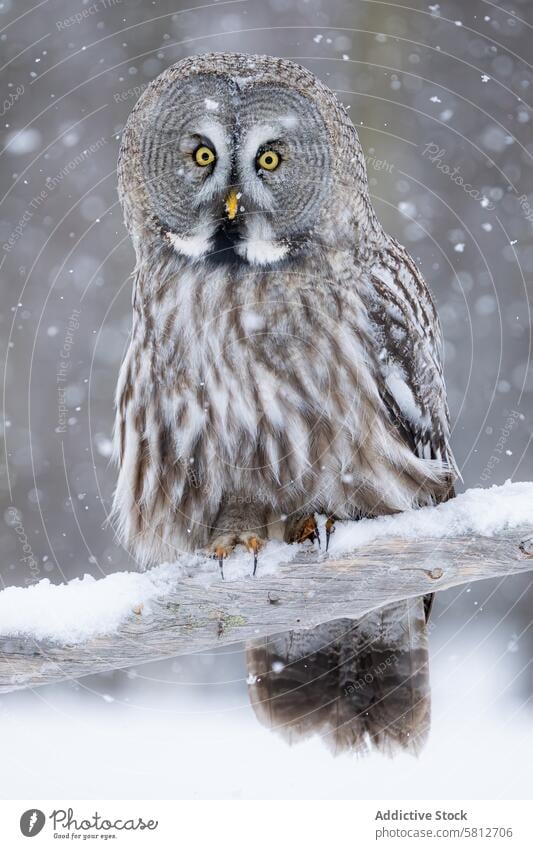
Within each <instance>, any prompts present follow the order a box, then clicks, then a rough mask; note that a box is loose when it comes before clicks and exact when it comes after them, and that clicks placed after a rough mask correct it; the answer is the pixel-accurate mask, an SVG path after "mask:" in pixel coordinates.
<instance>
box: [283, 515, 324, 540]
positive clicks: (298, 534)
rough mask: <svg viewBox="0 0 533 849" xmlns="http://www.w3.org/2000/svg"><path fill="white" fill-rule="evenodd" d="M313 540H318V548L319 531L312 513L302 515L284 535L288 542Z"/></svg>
mask: <svg viewBox="0 0 533 849" xmlns="http://www.w3.org/2000/svg"><path fill="white" fill-rule="evenodd" d="M315 540H316V541H317V542H318V546H319V548H320V532H319V530H318V525H317V522H316V519H315V517H314V516H313V515H312V514H311V515H310V516H302V518H301V519H299V520H298V521H297V522H296V524H295V525H294V526H293V527H292V528H291V529H290V531H289V534H288V537H286V541H287V542H288V543H293V542H298V543H302V542H314V541H315Z"/></svg>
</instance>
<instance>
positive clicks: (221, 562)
mask: <svg viewBox="0 0 533 849" xmlns="http://www.w3.org/2000/svg"><path fill="white" fill-rule="evenodd" d="M213 560H218V568H219V569H220V577H221V578H222V580H224V556H223V555H222V554H213Z"/></svg>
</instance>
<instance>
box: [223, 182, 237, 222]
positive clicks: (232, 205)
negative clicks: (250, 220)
mask: <svg viewBox="0 0 533 849" xmlns="http://www.w3.org/2000/svg"><path fill="white" fill-rule="evenodd" d="M224 206H225V209H226V215H227V216H228V220H229V221H233V219H234V218H235V216H236V215H237V210H238V208H239V198H238V197H237V192H236V191H235V189H232V190H231V191H230V192H229V194H228V196H227V198H226V200H225V203H224Z"/></svg>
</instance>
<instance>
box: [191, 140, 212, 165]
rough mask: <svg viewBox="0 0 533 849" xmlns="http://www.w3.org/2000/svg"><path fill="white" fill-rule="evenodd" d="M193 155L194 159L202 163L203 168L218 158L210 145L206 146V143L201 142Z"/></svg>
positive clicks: (199, 163)
mask: <svg viewBox="0 0 533 849" xmlns="http://www.w3.org/2000/svg"><path fill="white" fill-rule="evenodd" d="M193 156H194V161H195V162H196V164H197V165H200V167H201V168H205V166H206V165H212V163H213V162H214V161H215V159H216V156H215V153H214V151H213V150H211V148H210V147H206V146H205V144H201V145H200V147H197V148H196V150H195V151H194V153H193Z"/></svg>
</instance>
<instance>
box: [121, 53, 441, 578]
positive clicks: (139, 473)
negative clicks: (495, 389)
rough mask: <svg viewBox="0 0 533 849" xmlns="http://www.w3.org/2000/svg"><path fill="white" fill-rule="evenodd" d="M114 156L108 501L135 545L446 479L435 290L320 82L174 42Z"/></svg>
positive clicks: (227, 531) (152, 550) (286, 518)
mask: <svg viewBox="0 0 533 849" xmlns="http://www.w3.org/2000/svg"><path fill="white" fill-rule="evenodd" d="M118 172H119V191H120V198H121V201H122V204H123V208H124V215H125V222H126V225H127V228H128V230H129V232H130V234H131V237H132V240H133V243H134V247H135V252H136V259H137V263H136V268H135V273H134V277H135V282H134V295H133V310H134V322H133V330H132V336H131V342H130V344H129V348H128V351H127V354H126V357H125V360H124V363H123V366H122V369H121V372H120V378H119V382H118V389H117V419H116V451H117V456H118V460H119V465H120V473H119V478H118V484H117V489H116V495H115V503H114V510H115V513H116V515H117V517H118V526H119V528H120V532H121V534H122V538H123V539H124V541H125V543H126V545H127V546H128V547H129V548H130V549H131V550H132V551H133V553H134V554H135V556H136V557H137V558H138V560H139V561H140V562H142V563H143V564H150V563H155V562H160V561H163V560H172V559H175V558H176V556H177V555H178V554H179V552H180V551H183V550H189V551H191V550H198V549H203V550H206V551H208V552H210V553H212V554H215V555H216V556H217V557H218V558H219V559H220V560H221V559H222V558H223V557H226V556H227V555H229V554H230V553H231V551H232V550H233V548H234V547H235V545H238V544H243V545H245V546H246V547H247V548H248V549H249V550H250V551H253V552H254V554H255V555H256V554H257V551H258V549H259V548H260V547H261V545H262V544H263V542H264V540H266V539H267V538H268V537H269V536H276V535H277V536H279V535H280V534H282V535H283V536H284V538H285V540H287V541H302V540H304V539H306V538H307V539H313V538H314V537H315V536H316V524H315V514H316V513H322V514H325V515H326V516H327V517H328V520H329V521H328V526H327V527H328V530H329V529H330V527H331V521H332V520H333V519H335V518H338V519H347V518H354V519H356V518H360V517H362V516H376V515H380V514H385V513H393V512H396V511H402V510H405V509H407V508H409V507H412V506H417V505H425V504H428V503H432V502H435V501H439V500H442V499H444V498H446V497H448V496H449V494H450V493H451V489H452V486H453V479H454V477H455V474H456V471H455V470H456V467H455V463H454V460H453V456H452V453H451V450H450V445H449V435H450V429H449V421H448V411H447V405H446V395H445V387H444V382H443V374H442V365H441V332H440V329H439V323H438V320H437V316H436V313H435V308H434V305H433V302H432V299H431V296H430V294H429V292H428V290H427V288H426V285H425V283H424V281H423V279H422V277H421V275H420V272H419V271H418V269H417V267H416V265H415V263H414V261H413V260H412V258H411V257H410V256H409V254H408V253H407V252H406V250H405V249H404V248H403V247H402V246H401V245H399V244H398V242H397V241H396V240H395V239H394V238H392V237H391V236H389V235H387V233H385V232H384V230H383V228H382V226H381V224H380V223H379V221H378V219H377V217H376V214H375V212H374V210H373V208H372V204H371V202H370V199H369V193H368V186H367V178H366V170H365V161H364V156H363V152H362V149H361V146H360V144H359V140H358V136H357V132H356V130H355V128H354V126H353V124H352V123H351V121H350V120H349V118H348V115H347V113H346V111H345V109H344V108H343V106H342V105H341V104H340V103H339V102H338V101H337V99H336V98H335V96H334V94H333V93H332V92H331V91H330V90H329V89H328V88H327V87H326V86H325V85H323V84H322V83H321V82H320V81H319V80H318V79H317V78H316V77H315V76H314V75H313V74H312V73H311V72H310V71H308V70H306V69H305V68H303V67H300V66H299V65H297V64H295V63H294V62H291V61H288V60H286V59H274V58H271V57H268V56H248V55H240V54H210V55H205V56H194V57H191V58H188V59H185V60H183V61H180V62H178V63H176V64H175V65H173V66H172V67H170V68H169V69H168V70H166V71H165V72H164V73H163V74H161V75H160V76H159V77H158V78H157V79H156V80H155V81H153V82H152V83H151V84H150V85H149V86H148V88H147V89H146V91H145V92H144V93H143V95H142V96H141V98H140V100H139V101H138V103H137V105H136V106H135V108H134V110H133V112H132V114H131V115H130V117H129V120H128V122H127V124H126V127H125V130H124V134H123V141H122V146H121V152H120V159H119V168H118Z"/></svg>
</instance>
